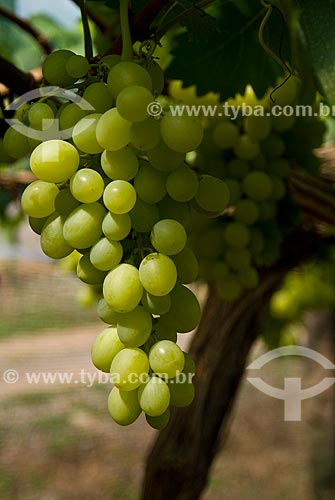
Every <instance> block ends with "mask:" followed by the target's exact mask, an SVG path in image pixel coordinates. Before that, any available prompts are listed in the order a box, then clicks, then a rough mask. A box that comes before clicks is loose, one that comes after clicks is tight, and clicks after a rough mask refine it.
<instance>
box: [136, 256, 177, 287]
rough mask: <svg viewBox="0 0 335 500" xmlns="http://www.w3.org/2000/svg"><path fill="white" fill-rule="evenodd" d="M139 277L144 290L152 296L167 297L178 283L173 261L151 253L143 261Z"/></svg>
mask: <svg viewBox="0 0 335 500" xmlns="http://www.w3.org/2000/svg"><path fill="white" fill-rule="evenodd" d="M139 277H140V281H141V283H142V285H143V288H144V289H145V290H146V291H147V292H149V293H151V294H152V295H158V296H161V295H167V294H168V293H170V292H171V290H172V289H173V287H174V286H175V284H176V281H177V270H176V266H175V265H174V262H173V260H171V259H170V257H167V256H166V255H164V254H161V253H150V254H149V255H147V256H146V257H144V259H143V260H142V262H141V264H140V267H139Z"/></svg>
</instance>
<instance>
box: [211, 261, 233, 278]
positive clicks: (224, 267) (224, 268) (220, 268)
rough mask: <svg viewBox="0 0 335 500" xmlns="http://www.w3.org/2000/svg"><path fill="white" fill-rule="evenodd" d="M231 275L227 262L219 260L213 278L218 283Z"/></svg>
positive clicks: (214, 267) (214, 268) (215, 265)
mask: <svg viewBox="0 0 335 500" xmlns="http://www.w3.org/2000/svg"><path fill="white" fill-rule="evenodd" d="M229 274H230V271H229V267H228V264H227V263H226V262H224V261H222V260H218V261H216V262H215V263H214V265H213V272H212V277H214V278H215V279H216V281H220V280H223V279H224V278H225V277H226V276H227V275H229Z"/></svg>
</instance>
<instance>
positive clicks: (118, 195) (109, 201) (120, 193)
mask: <svg viewBox="0 0 335 500" xmlns="http://www.w3.org/2000/svg"><path fill="white" fill-rule="evenodd" d="M103 200H104V204H105V206H106V207H107V208H108V210H109V211H110V212H113V213H115V214H125V213H128V212H130V210H131V209H132V208H134V205H135V203H136V191H135V189H134V187H133V186H132V184H130V183H129V182H127V181H123V180H117V181H112V182H110V183H109V184H108V185H107V186H106V188H105V191H104V195H103Z"/></svg>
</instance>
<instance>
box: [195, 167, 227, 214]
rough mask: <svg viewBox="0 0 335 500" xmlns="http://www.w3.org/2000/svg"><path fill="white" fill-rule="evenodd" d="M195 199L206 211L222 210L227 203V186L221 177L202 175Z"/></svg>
mask: <svg viewBox="0 0 335 500" xmlns="http://www.w3.org/2000/svg"><path fill="white" fill-rule="evenodd" d="M195 200H196V202H197V203H198V204H199V205H200V207H201V208H202V209H204V210H206V211H208V212H222V211H223V210H224V209H225V208H227V206H228V203H229V188H228V187H227V185H226V183H225V182H224V181H222V180H221V179H218V178H217V177H212V176H211V175H203V176H202V177H201V179H200V181H199V187H198V191H197V193H196V195H195Z"/></svg>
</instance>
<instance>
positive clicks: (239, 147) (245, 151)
mask: <svg viewBox="0 0 335 500" xmlns="http://www.w3.org/2000/svg"><path fill="white" fill-rule="evenodd" d="M234 153H235V154H236V156H237V157H238V158H240V159H241V160H253V159H254V158H257V156H258V155H259V153H260V146H259V143H258V142H256V141H253V140H252V139H251V138H250V137H249V136H248V135H247V134H243V135H241V136H240V137H239V138H238V141H237V143H236V144H235V146H234Z"/></svg>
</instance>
